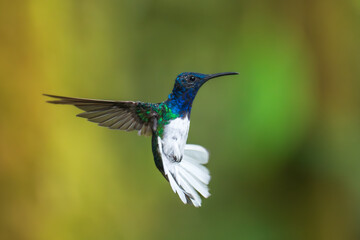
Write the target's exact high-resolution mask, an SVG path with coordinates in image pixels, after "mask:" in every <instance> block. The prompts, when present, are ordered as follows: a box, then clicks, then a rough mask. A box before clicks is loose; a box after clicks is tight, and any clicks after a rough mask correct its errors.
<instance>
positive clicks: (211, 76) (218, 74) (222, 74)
mask: <svg viewBox="0 0 360 240" xmlns="http://www.w3.org/2000/svg"><path fill="white" fill-rule="evenodd" d="M238 74H239V73H237V72H223V73H214V74H209V75H207V76H206V77H205V79H204V80H205V81H208V80H210V79H212V78H217V77H222V76H226V75H238Z"/></svg>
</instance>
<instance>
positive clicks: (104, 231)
mask: <svg viewBox="0 0 360 240" xmlns="http://www.w3.org/2000/svg"><path fill="white" fill-rule="evenodd" d="M359 43H360V1H359V0H347V1H340V0H339V1H336V0H327V1H325V0H298V1H284V0H260V1H250V0H241V1H239V0H203V1H189V0H183V1H166V0H158V1H154V0H153V1H151V0H150V1H141V0H121V1H115V0H103V1H99V0H90V1H82V0H76V1H71V0H52V1H42V0H31V1H30V0H23V1H19V0H12V1H9V0H8V1H6V0H2V1H0V104H1V106H0V107H1V113H0V239H2V240H7V239H11V240H16V239H21V240H22V239H24V240H28V239H29V240H49V239H51V240H64V239H66V240H73V239H74V240H75V239H76V240H80V239H86V240H91V239H94V240H95V239H109V240H112V239H246V240H272V239H273V240H282V239H284V240H293V239H294V240H297V239H301V240H303V239H315V240H322V239H324V240H332V239H338V240H348V239H351V240H352V239H359V238H360V94H359V90H360V86H359V85H360V81H359V78H360V67H359V63H360V57H359V56H360V46H359V45H360V44H359ZM183 71H195V72H203V73H215V72H223V71H238V72H239V73H240V75H239V76H232V77H226V78H219V79H217V80H213V81H211V82H209V83H207V84H206V85H205V86H204V87H203V88H202V89H201V90H200V92H199V94H198V96H197V98H196V100H195V102H194V105H193V112H192V116H191V117H192V122H191V130H190V135H189V139H188V142H189V143H195V144H200V145H203V146H204V147H206V148H207V149H209V151H210V153H211V156H210V162H209V164H208V167H209V169H210V171H211V173H212V181H211V182H210V188H211V193H212V196H211V197H210V198H209V199H206V200H204V201H203V206H202V207H201V208H199V209H196V208H194V207H191V206H186V205H184V204H182V203H181V201H180V200H179V198H178V196H177V195H175V194H174V193H173V192H172V191H171V188H170V186H169V184H168V183H167V182H166V181H165V180H164V178H163V177H162V176H161V174H160V173H159V172H158V170H157V169H156V167H155V164H154V162H153V157H152V153H151V146H150V145H151V144H150V138H145V137H138V136H137V134H135V133H134V132H133V133H126V132H120V131H111V130H109V129H106V128H100V127H98V126H96V125H95V124H93V123H89V122H87V121H85V120H84V119H80V118H76V117H75V114H77V113H79V110H77V109H76V108H74V107H66V106H54V105H50V104H46V103H45V100H46V98H45V97H43V96H42V95H41V94H42V93H49V94H58V95H65V96H74V97H88V98H101V99H118V100H141V101H151V102H160V101H163V100H165V99H166V97H167V95H168V94H169V93H170V91H171V89H172V86H173V83H174V79H175V77H176V75H177V74H178V73H180V72H183Z"/></svg>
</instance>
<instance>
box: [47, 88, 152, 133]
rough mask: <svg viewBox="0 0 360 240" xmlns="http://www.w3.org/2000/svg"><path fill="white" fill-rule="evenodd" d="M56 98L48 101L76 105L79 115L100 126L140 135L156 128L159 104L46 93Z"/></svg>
mask: <svg viewBox="0 0 360 240" xmlns="http://www.w3.org/2000/svg"><path fill="white" fill-rule="evenodd" d="M44 95H45V96H48V97H52V98H56V99H57V100H52V101H48V102H49V103H54V104H67V105H74V106H76V107H78V108H80V109H81V110H83V111H84V112H83V113H80V114H78V115H77V116H79V117H83V118H87V119H88V120H89V121H91V122H95V123H98V125H99V126H102V127H108V128H110V129H120V130H125V131H132V130H136V131H138V133H139V135H147V136H150V135H151V134H152V130H154V129H156V123H157V116H158V113H157V112H156V111H155V109H156V106H157V104H152V103H143V102H132V101H107V100H94V99H85V98H71V97H61V96H55V95H48V94H44Z"/></svg>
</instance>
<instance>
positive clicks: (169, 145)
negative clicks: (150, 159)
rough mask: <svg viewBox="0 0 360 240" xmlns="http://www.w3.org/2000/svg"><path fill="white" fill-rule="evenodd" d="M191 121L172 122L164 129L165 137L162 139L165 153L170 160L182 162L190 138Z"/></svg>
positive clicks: (186, 119)
mask: <svg viewBox="0 0 360 240" xmlns="http://www.w3.org/2000/svg"><path fill="white" fill-rule="evenodd" d="M189 127H190V120H189V119H188V117H185V118H184V119H182V118H176V119H174V120H171V121H170V123H169V124H168V125H166V126H165V127H164V135H163V137H162V139H161V142H162V150H163V153H164V154H165V155H166V156H167V157H168V159H169V160H173V161H176V162H179V161H181V159H182V157H183V155H184V148H185V144H186V140H187V138H188V133H189Z"/></svg>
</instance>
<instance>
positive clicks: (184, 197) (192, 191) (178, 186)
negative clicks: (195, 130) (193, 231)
mask: <svg viewBox="0 0 360 240" xmlns="http://www.w3.org/2000/svg"><path fill="white" fill-rule="evenodd" d="M157 151H158V152H159V153H160V154H159V155H160V156H161V161H162V165H161V166H160V167H161V169H159V170H160V171H161V172H162V173H163V175H164V176H165V177H166V179H167V180H168V181H169V183H170V186H171V188H172V190H173V191H174V192H175V193H177V194H178V195H179V197H180V199H181V201H182V202H183V203H185V204H186V203H190V204H193V205H194V206H195V207H200V206H201V197H200V196H199V194H198V192H199V193H200V194H201V195H202V196H203V197H205V198H208V197H209V196H210V193H209V188H208V186H207V185H208V184H209V182H210V173H209V170H208V169H207V168H206V167H205V166H203V164H206V163H207V162H208V160H209V153H208V151H207V150H206V149H205V148H203V147H202V146H199V145H193V144H186V145H185V149H184V156H183V159H182V160H181V161H180V162H174V161H173V160H171V159H168V158H167V157H166V155H165V154H164V153H163V151H162V143H161V139H160V137H158V149H157Z"/></svg>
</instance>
